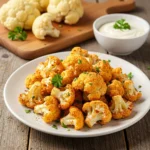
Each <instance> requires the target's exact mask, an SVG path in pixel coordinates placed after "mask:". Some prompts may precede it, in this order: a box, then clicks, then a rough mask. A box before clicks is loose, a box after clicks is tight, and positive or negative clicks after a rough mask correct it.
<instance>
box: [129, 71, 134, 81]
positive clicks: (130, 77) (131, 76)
mask: <svg viewBox="0 0 150 150" xmlns="http://www.w3.org/2000/svg"><path fill="white" fill-rule="evenodd" d="M132 78H133V74H132V72H130V73H129V74H128V79H130V80H131V79H132Z"/></svg>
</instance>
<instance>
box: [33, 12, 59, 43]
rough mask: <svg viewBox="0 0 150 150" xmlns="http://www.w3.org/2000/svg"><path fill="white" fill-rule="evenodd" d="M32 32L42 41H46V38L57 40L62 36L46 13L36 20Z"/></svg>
mask: <svg viewBox="0 0 150 150" xmlns="http://www.w3.org/2000/svg"><path fill="white" fill-rule="evenodd" d="M32 32H33V34H34V35H35V37H36V38H38V39H40V40H44V39H45V36H51V37H55V38H57V37H59V35H60V31H59V30H57V29H56V28H54V26H53V25H52V23H51V16H50V14H49V13H44V14H42V15H41V16H38V17H37V18H36V19H35V20H34V23H33V26H32Z"/></svg>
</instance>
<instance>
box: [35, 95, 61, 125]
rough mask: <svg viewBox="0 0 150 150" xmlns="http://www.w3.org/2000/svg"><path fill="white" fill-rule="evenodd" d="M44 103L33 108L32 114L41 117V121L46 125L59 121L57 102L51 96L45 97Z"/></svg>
mask: <svg viewBox="0 0 150 150" xmlns="http://www.w3.org/2000/svg"><path fill="white" fill-rule="evenodd" d="M44 101H45V102H44V103H43V104H41V105H36V106H35V107H34V112H35V113H36V114H41V115H43V120H44V121H45V122H46V123H51V122H52V121H55V120H57V119H59V118H60V112H61V110H60V108H59V107H58V105H59V103H58V100H57V99H56V98H54V97H53V96H47V97H45V98H44Z"/></svg>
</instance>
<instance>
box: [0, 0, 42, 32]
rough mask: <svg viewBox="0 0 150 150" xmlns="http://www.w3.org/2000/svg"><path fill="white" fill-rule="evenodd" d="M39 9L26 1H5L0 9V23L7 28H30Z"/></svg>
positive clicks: (38, 13)
mask: <svg viewBox="0 0 150 150" xmlns="http://www.w3.org/2000/svg"><path fill="white" fill-rule="evenodd" d="M39 15H40V12H39V10H38V9H37V8H36V7H35V6H34V5H33V4H30V3H29V2H27V1H24V0H12V1H8V2H7V3H5V4H4V5H3V6H2V7H1V9H0V23H1V24H2V25H4V26H5V27H6V28H7V29H9V30H14V29H15V28H16V27H21V28H24V29H31V28H32V24H33V22H34V20H35V18H36V17H38V16H39Z"/></svg>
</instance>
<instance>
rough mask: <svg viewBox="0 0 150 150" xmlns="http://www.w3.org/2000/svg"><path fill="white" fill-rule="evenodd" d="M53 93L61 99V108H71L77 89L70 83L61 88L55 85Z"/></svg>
mask: <svg viewBox="0 0 150 150" xmlns="http://www.w3.org/2000/svg"><path fill="white" fill-rule="evenodd" d="M51 95H52V96H54V97H55V98H57V99H58V100H59V102H60V107H61V109H67V108H69V107H70V106H71V105H72V104H73V102H74V99H75V91H74V89H73V88H72V86H71V85H70V84H67V86H66V87H64V88H60V89H58V88H56V87H54V88H53V89H52V91H51Z"/></svg>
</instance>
